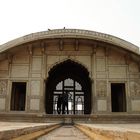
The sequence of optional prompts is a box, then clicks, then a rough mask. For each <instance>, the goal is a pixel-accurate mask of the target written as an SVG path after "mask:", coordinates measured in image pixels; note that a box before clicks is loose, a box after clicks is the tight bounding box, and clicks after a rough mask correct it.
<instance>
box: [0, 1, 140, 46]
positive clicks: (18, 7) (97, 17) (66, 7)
mask: <svg viewBox="0 0 140 140" xmlns="http://www.w3.org/2000/svg"><path fill="white" fill-rule="evenodd" d="M63 27H66V28H76V29H87V30H93V31H98V32H102V33H107V34H111V35H114V36H117V37H120V38H122V39H125V40H127V41H129V42H131V43H133V44H135V45H137V46H139V47H140V0H0V44H3V43H6V42H7V41H10V40H12V39H15V38H18V37H21V36H24V35H26V34H30V33H33V32H38V31H46V30H47V29H48V28H50V29H57V28H63Z"/></svg>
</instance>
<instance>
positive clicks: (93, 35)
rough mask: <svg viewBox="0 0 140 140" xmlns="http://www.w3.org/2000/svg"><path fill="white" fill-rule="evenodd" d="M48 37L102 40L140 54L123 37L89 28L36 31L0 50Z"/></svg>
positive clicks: (1, 46)
mask: <svg viewBox="0 0 140 140" xmlns="http://www.w3.org/2000/svg"><path fill="white" fill-rule="evenodd" d="M49 38H51V39H53V38H83V39H91V40H97V41H102V42H106V43H110V44H113V45H116V46H119V47H121V48H123V49H126V50H128V51H131V52H133V53H136V54H138V55H139V54H140V53H139V48H138V47H137V46H135V45H134V44H132V43H130V42H127V41H125V40H123V39H120V38H118V37H115V36H112V35H108V34H104V33H99V32H95V31H89V30H80V29H55V30H49V31H43V32H37V33H32V34H29V35H25V36H23V37H20V38H17V39H15V40H12V41H9V42H7V43H5V44H3V45H0V52H3V51H6V50H8V49H11V48H13V47H15V46H18V45H22V44H24V43H28V42H31V41H35V40H40V39H49Z"/></svg>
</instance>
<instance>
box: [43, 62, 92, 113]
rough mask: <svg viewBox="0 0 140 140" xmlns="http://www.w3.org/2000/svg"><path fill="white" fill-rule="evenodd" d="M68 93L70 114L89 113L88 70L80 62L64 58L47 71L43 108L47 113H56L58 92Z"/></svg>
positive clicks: (89, 84)
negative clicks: (64, 59)
mask: <svg viewBox="0 0 140 140" xmlns="http://www.w3.org/2000/svg"><path fill="white" fill-rule="evenodd" d="M66 91H68V92H69V93H70V94H69V100H68V103H69V112H70V114H90V112H91V81H90V78H89V72H88V70H87V69H86V68H85V67H84V66H83V65H81V64H79V63H77V62H74V61H72V60H66V61H64V62H62V63H60V64H57V65H56V66H54V67H53V68H52V69H51V70H50V71H49V77H48V79H47V81H46V100H45V109H46V113H47V114H57V111H56V106H57V99H58V96H59V94H62V95H63V94H64V92H66Z"/></svg>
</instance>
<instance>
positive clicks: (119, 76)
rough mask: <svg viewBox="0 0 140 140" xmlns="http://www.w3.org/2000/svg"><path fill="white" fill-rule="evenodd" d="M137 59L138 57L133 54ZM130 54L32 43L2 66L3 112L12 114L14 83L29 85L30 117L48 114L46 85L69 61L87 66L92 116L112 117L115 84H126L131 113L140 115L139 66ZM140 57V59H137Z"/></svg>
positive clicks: (0, 106) (83, 46)
mask: <svg viewBox="0 0 140 140" xmlns="http://www.w3.org/2000/svg"><path fill="white" fill-rule="evenodd" d="M9 54H10V55H9ZM133 55H134V54H133ZM133 55H131V54H130V52H127V51H124V50H122V49H120V48H117V47H114V46H110V45H109V46H108V45H103V44H102V45H100V44H98V45H97V44H92V45H91V44H86V43H79V44H78V43H76V44H73V43H71V42H69V43H64V42H61V41H60V42H55V41H54V42H53V41H52V40H51V41H50V42H49V43H48V44H45V43H44V44H41V43H40V42H39V43H38V42H37V43H32V44H26V45H23V46H22V47H20V48H18V49H16V50H15V51H11V53H9V52H7V56H8V57H6V58H5V59H4V60H2V61H1V62H0V111H1V112H11V111H10V101H11V90H12V82H26V83H27V89H26V109H25V112H27V113H45V81H46V79H47V78H48V76H49V74H48V72H49V71H50V69H51V68H53V67H54V66H55V65H57V64H59V63H61V62H63V61H66V60H68V59H70V60H72V61H74V62H77V63H79V64H81V65H83V66H84V67H85V68H86V69H88V71H89V77H90V79H91V81H92V113H111V83H124V84H125V91H126V99H127V112H128V113H139V112H140V109H139V106H140V72H139V63H137V61H136V60H135V57H133ZM136 57H138V56H136Z"/></svg>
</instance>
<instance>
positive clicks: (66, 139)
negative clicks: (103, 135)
mask: <svg viewBox="0 0 140 140" xmlns="http://www.w3.org/2000/svg"><path fill="white" fill-rule="evenodd" d="M37 140H90V139H89V138H88V137H87V136H86V135H84V134H83V133H82V132H81V131H79V130H78V129H77V128H75V127H74V126H67V125H66V126H62V127H60V128H58V129H56V130H54V131H52V132H50V133H49V134H47V135H45V136H42V137H40V138H38V139H37Z"/></svg>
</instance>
